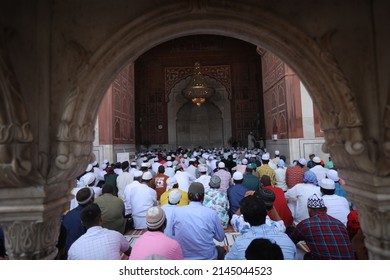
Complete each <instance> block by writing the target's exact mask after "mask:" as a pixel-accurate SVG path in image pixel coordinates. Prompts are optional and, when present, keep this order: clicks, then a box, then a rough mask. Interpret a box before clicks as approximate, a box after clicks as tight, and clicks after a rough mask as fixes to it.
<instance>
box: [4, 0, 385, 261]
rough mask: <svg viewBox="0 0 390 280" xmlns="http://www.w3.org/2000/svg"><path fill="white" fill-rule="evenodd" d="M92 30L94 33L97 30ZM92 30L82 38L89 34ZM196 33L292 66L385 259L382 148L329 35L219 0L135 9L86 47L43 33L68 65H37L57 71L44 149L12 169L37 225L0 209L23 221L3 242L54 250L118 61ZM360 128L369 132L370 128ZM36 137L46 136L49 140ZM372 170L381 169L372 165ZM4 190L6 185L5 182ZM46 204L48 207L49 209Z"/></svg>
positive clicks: (14, 250) (21, 251)
mask: <svg viewBox="0 0 390 280" xmlns="http://www.w3.org/2000/svg"><path fill="white" fill-rule="evenodd" d="M79 16H80V17H81V16H82V14H81V15H79ZM122 26H123V25H122ZM117 28H118V27H116V29H113V30H117ZM74 32H77V31H74ZM93 32H95V33H96V34H98V33H99V32H101V31H100V30H99V29H98V28H97V29H95V30H94V31H93ZM93 32H92V33H93ZM92 33H91V34H90V33H88V36H93V34H92ZM195 34H214V35H223V36H228V37H233V38H237V39H241V40H245V41H248V42H250V43H252V44H254V45H257V46H262V47H264V48H266V49H269V50H270V51H272V52H273V53H275V54H276V55H278V56H279V57H280V58H282V59H283V60H284V61H285V62H286V63H287V64H289V66H291V67H292V68H293V69H294V71H295V72H296V73H297V74H298V75H299V76H300V78H301V80H302V81H303V83H304V84H305V86H306V88H307V89H308V91H309V92H310V94H311V97H312V99H313V102H314V103H315V104H316V106H317V108H318V109H319V114H320V118H321V124H322V130H323V131H324V133H325V140H326V144H325V145H324V149H325V150H326V151H327V152H330V153H331V155H332V159H333V160H334V162H335V163H336V164H337V166H339V167H340V169H341V170H340V171H341V173H342V175H343V176H344V178H345V179H346V181H347V183H348V184H349V187H348V189H347V191H348V192H349V194H350V195H351V198H352V200H353V202H354V203H355V204H356V205H357V207H358V211H359V214H360V216H361V224H362V228H363V230H364V233H365V234H366V237H367V238H366V245H367V248H368V250H369V253H370V257H371V258H389V257H390V253H389V251H390V236H389V232H390V230H389V228H388V226H387V225H386V224H388V223H386V221H389V220H390V217H389V214H388V213H389V212H388V210H389V208H388V202H389V200H390V198H389V194H388V193H389V192H388V190H387V189H388V188H387V187H388V186H389V185H390V179H389V177H388V175H389V171H388V170H387V169H388V162H389V160H388V155H386V154H380V155H379V153H376V152H375V149H378V144H376V143H374V141H368V139H369V138H370V137H369V136H365V135H364V134H363V119H362V114H361V111H359V108H358V106H357V103H356V100H355V95H354V94H353V92H352V90H351V89H350V87H349V85H348V83H347V81H346V79H345V77H344V73H343V72H342V70H341V69H340V66H339V65H338V63H337V62H336V60H335V59H334V58H333V56H332V51H331V50H330V46H329V40H330V38H331V35H332V32H329V33H327V34H325V36H322V37H320V38H315V39H314V38H312V37H310V36H309V35H306V34H305V33H303V32H302V31H300V30H299V28H298V27H295V26H294V25H293V24H292V23H291V22H288V21H286V20H284V19H282V18H281V17H278V16H275V15H274V14H272V13H271V12H269V11H266V10H263V9H261V8H259V7H256V6H250V5H244V4H240V3H235V2H226V1H211V2H202V1H189V2H185V1H184V2H183V3H182V2H181V1H180V3H175V4H172V5H163V6H161V7H159V8H156V9H154V10H152V11H150V12H148V13H144V14H142V13H141V15H140V16H139V17H138V18H136V19H130V21H129V22H128V24H126V25H125V26H123V27H122V28H121V29H120V30H118V31H117V32H116V33H115V34H114V35H113V36H111V37H110V38H106V39H107V40H106V41H105V43H104V44H103V45H101V47H99V48H98V49H94V48H92V51H91V49H90V48H89V47H87V46H85V47H84V46H83V45H82V44H81V43H78V42H75V41H71V42H67V44H62V40H61V36H62V34H61V33H60V32H59V33H53V34H52V35H51V36H52V38H51V37H50V39H49V35H47V36H48V38H46V40H49V41H50V42H52V44H53V46H52V48H53V49H58V50H59V53H61V51H63V52H64V53H66V48H70V49H72V55H71V56H70V57H71V58H70V59H69V61H67V63H66V65H56V68H53V69H50V68H48V69H43V70H42V71H47V73H49V72H50V71H52V70H53V71H54V70H55V71H56V72H55V73H56V74H57V76H56V78H57V79H58V80H57V81H55V82H53V88H52V91H53V92H54V93H55V94H56V96H55V97H56V98H50V96H49V97H47V98H48V100H50V101H51V105H52V107H51V109H50V112H48V115H50V129H49V130H48V134H49V135H50V141H51V147H50V154H45V155H39V156H40V158H39V160H38V159H36V160H35V161H34V163H36V164H35V165H34V166H33V168H32V171H31V172H30V175H31V177H32V178H34V180H30V181H29V180H24V176H25V175H24V174H14V173H15V172H14V171H10V172H13V173H12V174H13V175H15V176H20V177H22V179H21V180H19V181H20V182H25V181H27V183H25V185H24V187H25V188H26V189H28V188H31V189H33V188H34V190H35V189H38V187H39V190H40V198H41V199H40V200H39V201H38V200H37V201H36V202H35V201H34V202H32V203H35V206H36V208H34V209H36V211H37V212H40V215H39V219H37V221H36V223H32V222H31V220H28V221H27V220H26V219H25V218H24V217H22V216H20V215H18V212H17V209H13V208H12V209H11V208H7V209H5V208H1V212H0V213H4V211H8V212H7V213H8V214H9V213H11V214H9V217H11V216H12V214H14V220H13V221H12V220H11V219H8V220H7V221H6V222H5V223H4V228H5V231H6V233H7V232H11V231H12V230H13V229H14V228H16V227H18V226H19V224H22V225H23V226H22V227H23V232H17V231H15V232H16V234H17V236H16V237H14V238H12V239H9V238H8V240H7V249H9V251H10V253H11V256H12V257H13V258H27V259H29V258H37V257H36V256H38V258H47V257H50V256H52V254H53V250H52V249H53V244H55V242H56V240H55V239H56V237H55V236H54V237H53V236H48V235H47V232H49V231H50V229H51V228H55V226H58V219H59V218H58V217H57V216H56V215H55V214H56V213H57V214H60V213H61V211H62V210H64V209H65V207H66V205H67V203H68V201H67V199H66V198H64V196H62V197H60V196H59V194H64V193H67V192H68V191H69V189H70V188H71V187H72V185H73V183H72V180H70V179H69V178H74V177H75V176H76V174H78V173H80V171H81V170H82V168H83V166H85V165H86V163H88V162H90V161H91V160H92V142H93V139H94V137H93V129H94V123H95V119H96V115H97V111H98V108H99V104H100V102H101V100H102V99H103V96H104V94H105V90H106V88H107V87H108V85H109V84H110V83H111V82H112V80H113V79H114V77H115V76H116V74H117V73H118V72H119V70H120V68H121V67H122V66H123V65H125V64H126V63H128V62H131V61H134V60H135V59H136V58H137V57H138V56H139V55H140V54H141V53H143V52H145V51H146V50H148V49H150V48H152V47H153V46H155V45H157V44H159V43H162V42H164V41H167V40H170V39H174V38H177V37H180V36H185V35H195ZM88 36H87V35H85V34H84V35H83V34H80V37H82V38H83V39H85V40H80V41H82V42H83V44H85V45H88V40H86V38H87V37H88ZM76 37H77V36H76ZM63 59H64V58H63ZM69 66H70V67H69ZM61 67H63V68H61ZM47 73H45V74H46V75H48V76H50V75H49V74H47ZM56 82H57V83H56ZM46 102H47V103H48V101H46ZM46 110H48V109H46ZM365 128H367V127H365ZM367 129H371V134H373V133H374V131H373V130H375V128H367ZM378 134H380V133H378ZM386 139H388V137H387V138H385V140H386ZM40 141H44V143H46V141H47V140H40ZM386 141H387V140H386ZM15 143H17V140H12V139H11V142H7V143H6V144H7V145H9V147H12V146H13V145H14V144H15ZM386 143H387V142H386ZM386 143H385V144H386ZM387 146H388V143H387ZM387 146H386V145H385V146H384V147H385V148H386V147H387ZM380 148H382V147H380ZM386 150H387V151H388V148H387V149H386ZM382 165H383V166H382ZM42 166H44V167H45V168H43V169H42ZM377 168H378V170H381V172H376V170H377ZM41 170H45V172H44V173H42V172H41ZM46 171H47V172H46ZM377 173H379V175H377ZM380 175H381V176H380ZM32 181H33V182H32ZM362 182H364V183H362ZM9 189H10V190H12V191H13V193H14V196H15V197H13V198H14V199H15V198H17V195H18V194H17V193H16V192H15V191H14V188H12V186H11V187H9ZM54 190H56V191H54ZM2 191H3V192H6V191H7V188H6V187H4V188H2ZM27 191H28V190H27ZM53 209H55V211H54V214H53V212H51V215H50V216H48V215H46V214H47V213H48V211H53ZM0 216H1V215H0ZM0 219H1V218H0ZM384 221H385V222H384ZM57 231H58V230H57V229H55V230H53V231H52V232H53V233H56V232H57ZM22 234H23V235H26V234H27V235H29V236H42V234H44V238H43V240H36V242H38V243H39V244H38V245H37V246H35V247H34V250H33V251H26V247H23V246H16V245H17V244H19V242H21V235H22Z"/></svg>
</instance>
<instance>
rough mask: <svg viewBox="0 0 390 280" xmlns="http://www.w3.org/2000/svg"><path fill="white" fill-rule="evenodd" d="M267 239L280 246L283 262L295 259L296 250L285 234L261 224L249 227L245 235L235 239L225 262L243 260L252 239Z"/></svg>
mask: <svg viewBox="0 0 390 280" xmlns="http://www.w3.org/2000/svg"><path fill="white" fill-rule="evenodd" d="M256 238H267V239H269V240H271V241H273V242H275V243H276V244H278V245H279V246H280V248H281V249H282V252H283V257H284V259H285V260H295V259H297V248H296V246H295V244H294V242H292V240H291V239H290V237H288V235H287V234H285V233H283V232H280V231H277V230H275V229H274V228H272V227H270V226H268V225H266V224H263V225H260V226H253V227H251V228H250V229H249V230H248V231H247V232H246V233H244V234H243V235H240V236H238V237H237V238H236V241H235V242H234V243H233V245H232V247H231V248H230V251H229V252H228V253H227V254H226V256H225V260H245V250H246V249H247V248H248V246H249V244H250V243H251V242H252V240H253V239H256Z"/></svg>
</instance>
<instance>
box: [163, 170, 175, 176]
mask: <svg viewBox="0 0 390 280" xmlns="http://www.w3.org/2000/svg"><path fill="white" fill-rule="evenodd" d="M164 174H165V175H167V176H168V177H169V178H170V177H173V176H175V169H174V168H173V167H167V168H165V172H164Z"/></svg>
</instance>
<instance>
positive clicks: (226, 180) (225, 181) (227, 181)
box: [214, 169, 232, 193]
mask: <svg viewBox="0 0 390 280" xmlns="http://www.w3.org/2000/svg"><path fill="white" fill-rule="evenodd" d="M214 175H217V176H218V177H219V178H221V187H220V189H221V191H222V192H224V193H227V190H228V189H229V187H230V186H231V180H232V175H231V174H230V172H228V171H226V170H224V169H218V171H217V172H215V173H214Z"/></svg>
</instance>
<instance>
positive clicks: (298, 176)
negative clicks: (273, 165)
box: [286, 165, 306, 189]
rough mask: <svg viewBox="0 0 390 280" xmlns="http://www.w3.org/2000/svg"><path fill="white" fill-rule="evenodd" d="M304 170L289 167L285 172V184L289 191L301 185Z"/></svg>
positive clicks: (296, 166)
mask: <svg viewBox="0 0 390 280" xmlns="http://www.w3.org/2000/svg"><path fill="white" fill-rule="evenodd" d="M305 172H306V170H305V168H302V167H300V166H299V165H295V166H289V167H287V170H286V184H287V187H288V188H289V189H291V188H292V187H294V186H295V185H296V184H300V183H303V176H304V175H305Z"/></svg>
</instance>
